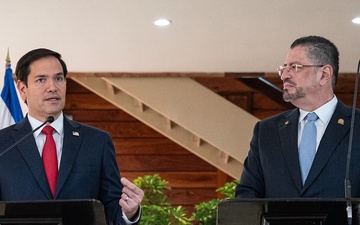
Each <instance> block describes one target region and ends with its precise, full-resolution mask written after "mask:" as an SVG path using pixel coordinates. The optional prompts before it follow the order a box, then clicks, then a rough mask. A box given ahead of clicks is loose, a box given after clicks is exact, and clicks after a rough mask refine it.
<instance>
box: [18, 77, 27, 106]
mask: <svg viewBox="0 0 360 225" xmlns="http://www.w3.org/2000/svg"><path fill="white" fill-rule="evenodd" d="M16 88H17V90H18V92H19V93H20V96H21V99H22V100H23V101H24V102H26V91H25V90H26V88H27V87H26V85H25V83H24V82H23V81H20V80H18V81H17V82H16Z"/></svg>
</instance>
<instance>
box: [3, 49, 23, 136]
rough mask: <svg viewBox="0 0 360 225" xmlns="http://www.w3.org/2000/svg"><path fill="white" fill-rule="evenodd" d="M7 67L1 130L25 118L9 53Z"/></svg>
mask: <svg viewBox="0 0 360 225" xmlns="http://www.w3.org/2000/svg"><path fill="white" fill-rule="evenodd" d="M5 67H6V69H5V77H4V87H3V89H2V91H1V98H0V129H2V128H5V127H7V126H10V125H11V124H14V123H18V122H19V121H20V120H22V119H23V118H24V116H23V113H22V111H21V107H20V103H19V99H18V96H17V93H16V89H15V85H14V79H13V76H12V69H11V64H10V58H9V52H8V56H7V58H6V65H5Z"/></svg>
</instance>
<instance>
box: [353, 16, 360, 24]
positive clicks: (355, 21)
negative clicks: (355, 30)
mask: <svg viewBox="0 0 360 225" xmlns="http://www.w3.org/2000/svg"><path fill="white" fill-rule="evenodd" d="M352 22H353V23H355V24H360V17H356V18H354V19H353V20H352Z"/></svg>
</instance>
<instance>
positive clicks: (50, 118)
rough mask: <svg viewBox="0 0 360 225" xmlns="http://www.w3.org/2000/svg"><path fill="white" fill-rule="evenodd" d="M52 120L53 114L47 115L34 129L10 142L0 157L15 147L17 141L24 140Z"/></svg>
mask: <svg viewBox="0 0 360 225" xmlns="http://www.w3.org/2000/svg"><path fill="white" fill-rule="evenodd" d="M52 122H54V117H53V116H49V117H48V118H47V119H46V121H45V122H44V123H42V124H41V125H40V126H38V127H37V128H35V129H34V130H32V131H31V132H29V133H28V134H27V135H25V136H24V137H22V138H20V139H19V140H18V141H17V142H15V143H14V144H12V145H11V146H10V147H8V148H7V149H5V151H3V152H1V153H0V157H2V156H3V155H5V154H6V153H7V152H8V151H10V150H11V149H12V148H13V147H15V146H16V145H18V144H19V143H21V142H22V141H23V140H25V139H26V138H27V137H29V136H30V135H32V134H33V133H35V131H37V130H39V129H40V128H41V127H42V126H44V125H45V124H46V123H52Z"/></svg>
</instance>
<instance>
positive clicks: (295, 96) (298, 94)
mask: <svg viewBox="0 0 360 225" xmlns="http://www.w3.org/2000/svg"><path fill="white" fill-rule="evenodd" d="M302 97H305V93H304V91H303V89H302V88H299V89H296V92H295V93H294V94H289V92H288V91H287V90H286V89H285V90H284V92H283V99H284V101H285V102H293V101H295V100H297V99H299V98H302Z"/></svg>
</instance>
